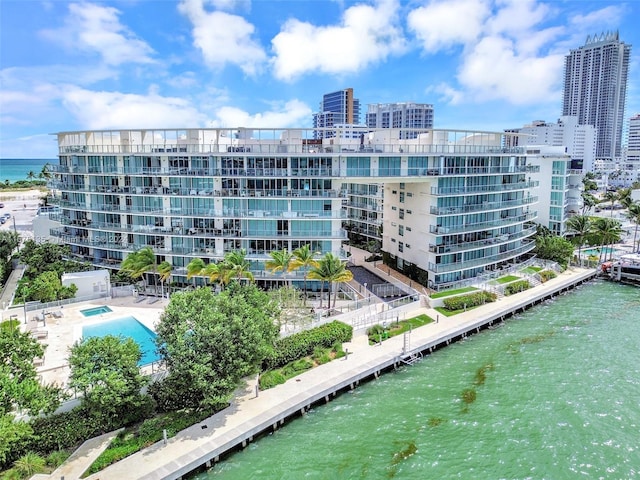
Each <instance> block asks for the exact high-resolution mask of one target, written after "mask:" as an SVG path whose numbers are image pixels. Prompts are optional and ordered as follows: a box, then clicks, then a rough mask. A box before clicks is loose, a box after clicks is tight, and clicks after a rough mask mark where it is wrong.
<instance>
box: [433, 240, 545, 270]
mask: <svg viewBox="0 0 640 480" xmlns="http://www.w3.org/2000/svg"><path fill="white" fill-rule="evenodd" d="M522 243H523V245H522V246H521V247H518V248H515V249H513V250H509V251H508V252H504V253H499V254H497V255H492V256H490V257H483V258H477V259H474V260H469V261H463V262H456V263H447V264H435V263H431V262H429V270H431V271H432V272H434V273H447V272H455V271H457V270H465V269H468V268H474V267H479V266H482V265H493V264H495V263H498V262H501V261H504V260H509V259H511V258H515V257H517V256H519V255H522V254H525V253H527V252H530V251H531V250H533V249H534V248H535V247H536V244H535V242H533V241H530V242H522Z"/></svg>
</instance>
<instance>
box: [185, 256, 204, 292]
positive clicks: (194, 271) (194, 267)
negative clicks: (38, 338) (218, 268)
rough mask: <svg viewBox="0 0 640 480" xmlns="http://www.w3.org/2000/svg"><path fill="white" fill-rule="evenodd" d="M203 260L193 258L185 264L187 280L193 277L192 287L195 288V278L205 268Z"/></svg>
mask: <svg viewBox="0 0 640 480" xmlns="http://www.w3.org/2000/svg"><path fill="white" fill-rule="evenodd" d="M205 266H206V265H205V263H204V260H202V259H201V258H194V259H193V260H191V261H190V262H189V263H188V264H187V280H189V279H191V278H192V277H193V287H194V288H195V286H196V278H195V277H197V276H198V275H200V274H201V273H202V270H204V268H205Z"/></svg>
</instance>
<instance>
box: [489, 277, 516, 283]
mask: <svg viewBox="0 0 640 480" xmlns="http://www.w3.org/2000/svg"><path fill="white" fill-rule="evenodd" d="M516 280H521V278H520V277H518V276H516V275H506V276H504V277H500V278H496V279H495V280H492V281H491V282H489V283H490V284H492V285H496V284H498V285H503V284H505V283H510V282H515V281H516Z"/></svg>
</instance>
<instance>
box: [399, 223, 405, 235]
mask: <svg viewBox="0 0 640 480" xmlns="http://www.w3.org/2000/svg"><path fill="white" fill-rule="evenodd" d="M398 235H400V236H401V237H403V236H404V225H398Z"/></svg>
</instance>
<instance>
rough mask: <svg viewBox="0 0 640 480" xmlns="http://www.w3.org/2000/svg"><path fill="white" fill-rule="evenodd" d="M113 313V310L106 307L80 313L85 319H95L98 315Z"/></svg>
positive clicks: (88, 309) (89, 309)
mask: <svg viewBox="0 0 640 480" xmlns="http://www.w3.org/2000/svg"><path fill="white" fill-rule="evenodd" d="M111 311H112V310H111V309H110V308H109V307H107V306H106V305H104V306H102V307H94V308H87V309H85V310H80V313H81V314H82V315H84V316H85V317H94V316H96V315H102V314H103V313H109V312H111Z"/></svg>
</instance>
